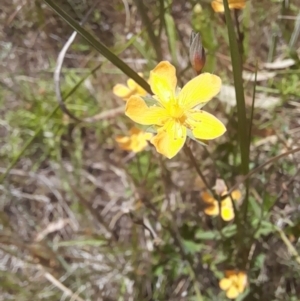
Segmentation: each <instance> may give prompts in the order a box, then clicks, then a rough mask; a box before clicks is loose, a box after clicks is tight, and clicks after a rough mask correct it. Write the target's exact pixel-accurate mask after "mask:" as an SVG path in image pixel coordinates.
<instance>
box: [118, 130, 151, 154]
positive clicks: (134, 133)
mask: <svg viewBox="0 0 300 301" xmlns="http://www.w3.org/2000/svg"><path fill="white" fill-rule="evenodd" d="M129 133H130V136H129V137H128V136H118V137H116V141H117V142H118V144H119V147H120V148H121V149H123V150H127V151H133V152H135V153H138V152H140V151H142V150H143V149H144V148H145V147H146V146H147V145H148V142H147V141H148V140H150V139H151V138H152V136H153V135H152V134H151V133H146V132H144V131H142V130H140V129H138V128H135V127H133V128H132V129H131V130H130V131H129Z"/></svg>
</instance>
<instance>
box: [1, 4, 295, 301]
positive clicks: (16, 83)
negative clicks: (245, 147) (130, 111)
mask: <svg viewBox="0 0 300 301" xmlns="http://www.w3.org/2000/svg"><path fill="white" fill-rule="evenodd" d="M46 2H47V3H48V4H51V3H52V4H53V5H52V8H51V7H50V6H51V5H50V6H49V5H48V4H47V3H46ZM229 2H230V1H229ZM54 6H56V7H58V8H59V10H60V11H58V9H53V7H54ZM91 8H92V9H91ZM299 8H300V1H299V0H248V1H246V5H245V7H244V8H243V9H241V10H232V11H231V12H230V14H229V15H230V16H231V17H232V22H233V25H234V28H235V37H236V39H237V42H238V47H239V53H240V54H241V60H240V61H238V64H239V66H240V67H242V69H243V73H242V74H238V73H235V75H237V76H240V77H239V79H240V80H242V81H243V87H244V91H242V93H243V95H244V99H245V106H246V116H247V120H248V123H249V124H250V123H251V135H250V137H249V139H248V136H249V135H246V134H245V133H244V134H245V137H246V141H248V142H247V143H249V145H250V155H249V162H250V163H249V166H247V167H246V169H247V168H249V170H250V171H251V170H254V172H252V174H251V177H249V179H248V180H245V177H243V174H244V175H245V174H246V173H245V169H243V165H242V163H243V162H242V159H241V157H242V156H241V152H240V147H239V141H240V139H241V138H239V136H238V128H239V127H238V126H237V125H238V124H239V126H240V122H241V119H240V115H239V114H238V113H237V102H236V98H238V97H236V95H238V93H236V90H235V89H236V88H238V87H234V80H233V79H234V74H233V71H234V72H236V70H233V69H234V67H233V65H232V63H231V62H232V60H231V54H230V49H232V47H233V46H232V43H231V42H230V43H229V38H228V29H227V26H228V19H227V22H226V20H225V15H224V13H216V12H215V11H214V10H213V9H212V6H211V1H210V0H206V1H205V0H203V1H200V0H199V1H196V0H189V1H188V0H186V1H181V0H174V1H171V0H169V1H168V0H147V1H146V0H145V1H142V0H135V1H133V0H122V1H121V0H110V1H106V0H102V1H95V0H93V1H92V0H85V1H78V0H61V1H57V0H55V1H42V0H35V1H30V0H14V1H8V0H2V1H1V6H0V68H1V73H0V104H1V105H0V114H1V118H0V137H1V139H0V300H18V301H19V300H20V301H23V300H24V301H25V300H49V301H50V300H51V301H52V300H53V301H54V300H80V301H82V300H86V301H87V300H103V301H110V300H120V301H121V300H124V301H127V300H145V301H146V300H149V301H150V300H162V301H166V300H172V301H175V300H176V301H177V300H178V301H179V300H182V301H183V300H197V301H201V300H203V301H208V300H216V301H217V300H221V301H222V300H228V299H227V297H226V293H225V292H224V290H222V289H221V288H220V286H219V281H220V280H221V279H223V278H224V273H225V271H227V270H236V271H243V272H244V273H245V274H246V275H247V285H246V287H245V289H243V290H242V292H241V293H240V294H239V295H238V297H237V300H249V301H252V300H264V301H266V300H287V301H294V300H299V298H300V255H299V252H300V241H299V235H300V172H299V170H300V156H299V153H297V148H299V147H300V145H299V139H300V122H299V120H300V119H299V117H300V101H299V100H300V63H299V55H300V35H299V32H300V14H299V11H300V9H299ZM61 11H62V12H65V14H66V15H67V16H68V18H72V19H73V20H75V21H76V22H77V23H76V24H78V23H79V22H82V21H83V20H84V19H86V20H84V22H82V24H83V23H84V24H83V25H82V28H84V29H85V31H84V32H83V33H81V34H79V35H77V36H76V37H75V39H74V41H73V42H72V43H71V44H70V47H69V48H68V49H66V48H65V49H66V53H65V55H64V56H62V57H61V58H62V60H61V66H62V69H61V72H60V74H59V77H58V81H57V82H56V85H55V81H54V78H53V76H54V73H55V70H56V71H58V68H57V64H58V63H57V61H58V57H59V53H60V52H61V50H62V49H63V47H66V43H67V41H68V40H69V39H70V37H71V35H72V34H73V31H74V28H72V26H70V25H72V24H71V23H70V22H67V20H66V18H62V14H61V13H60V12H61ZM85 17H86V18H85ZM227 17H228V15H227ZM192 30H194V31H196V32H200V33H201V36H202V42H203V46H204V48H205V50H206V65H205V68H204V71H206V72H211V73H214V74H216V75H218V76H220V77H221V78H222V81H223V87H222V90H221V92H220V94H219V95H218V96H217V97H216V98H215V99H214V100H212V101H211V102H210V103H209V104H208V105H207V106H206V107H205V109H207V110H208V111H209V112H211V113H213V114H214V115H216V116H217V117H218V118H220V119H221V120H222V121H223V122H224V124H225V125H226V127H227V132H226V134H225V135H224V136H223V137H221V138H219V139H217V140H214V141H212V142H211V143H209V144H208V146H207V147H203V146H201V145H199V144H197V143H196V142H194V141H189V142H188V144H189V146H190V148H191V150H192V152H193V154H194V157H195V158H196V163H195V162H191V161H190V158H189V157H188V156H187V155H186V153H185V152H184V151H181V152H180V153H179V154H178V155H177V156H176V157H175V158H173V159H172V160H168V159H166V158H164V157H163V156H161V155H159V154H158V153H156V151H155V149H154V147H153V146H151V144H149V146H148V147H147V148H146V149H145V150H143V151H142V152H139V153H134V152H127V151H124V150H121V149H120V148H119V146H118V144H117V142H116V141H115V139H116V137H117V136H120V135H123V136H124V135H125V136H126V135H128V131H129V129H130V128H131V127H132V126H133V123H132V122H131V120H129V119H128V118H127V117H126V116H125V115H124V104H125V102H124V100H122V99H120V98H118V97H117V96H115V95H114V94H113V92H112V90H113V87H114V86H115V85H116V84H118V83H126V81H127V79H128V76H127V75H124V73H123V72H122V71H121V70H120V69H119V68H118V67H117V66H118V64H116V61H115V59H114V58H111V61H109V60H107V56H105V55H104V52H103V50H102V52H101V51H100V52H99V47H100V46H101V45H102V46H103V45H105V46H106V47H107V51H108V58H109V56H110V53H114V54H115V55H117V57H118V58H120V59H121V60H122V61H123V62H124V63H126V65H125V68H126V66H127V65H128V66H130V67H131V69H133V70H134V71H135V72H141V73H143V74H144V78H145V79H146V80H147V79H148V76H149V71H150V70H151V69H153V68H154V67H155V66H156V64H157V63H158V62H159V61H161V60H168V61H170V62H171V63H172V64H173V65H175V66H176V70H177V76H178V81H179V84H180V86H183V84H184V83H186V82H187V81H189V80H190V79H192V78H193V77H194V76H195V74H194V71H193V69H192V68H191V64H190V61H189V39H190V35H191V31H192ZM85 32H88V33H90V34H91V35H92V37H94V38H95V40H96V41H98V42H100V43H101V44H97V45H95V44H94V45H91V44H90V43H89V42H88V41H87V36H85ZM97 47H98V48H97ZM116 65H117V66H116ZM121 69H122V68H121ZM126 70H127V69H126ZM128 70H129V69H128ZM123 71H124V70H123ZM236 83H237V82H236ZM55 87H56V89H57V87H59V90H60V92H61V93H60V94H61V95H60V94H57V91H56V90H55ZM62 101H63V102H64V103H65V106H64V105H62V103H61V102H62ZM238 101H241V99H238ZM66 108H67V109H66ZM74 117H75V118H74ZM243 122H245V123H246V119H245V120H244V121H243ZM249 124H248V125H249ZM293 150H294V151H293ZM280 155H281V156H280ZM279 156H280V157H279ZM266 162H268V163H269V164H266V165H265V166H263V167H262V166H261V165H262V164H265V163H266ZM196 164H197V166H196ZM195 167H199V168H200V169H201V172H202V174H203V175H204V177H205V179H206V182H207V183H208V185H209V187H210V188H211V189H213V188H214V187H215V186H216V183H220V180H224V181H225V182H226V185H227V187H228V189H231V188H232V187H233V188H235V189H237V188H238V189H239V190H240V192H241V195H242V197H241V200H240V203H239V204H238V203H237V204H236V205H235V206H234V207H235V208H234V211H235V218H234V220H232V221H229V222H225V221H223V220H222V218H221V217H220V216H215V217H211V216H209V215H207V214H206V213H205V208H206V205H205V200H203V197H201V196H203V191H204V184H203V181H201V180H200V178H199V175H198V174H197V168H195ZM239 183H240V184H241V185H238V184H239ZM217 188H218V187H217Z"/></svg>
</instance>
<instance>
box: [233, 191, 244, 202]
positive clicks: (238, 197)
mask: <svg viewBox="0 0 300 301" xmlns="http://www.w3.org/2000/svg"><path fill="white" fill-rule="evenodd" d="M241 196H242V194H241V192H240V191H239V190H234V191H232V193H231V197H232V198H233V199H234V200H236V201H237V200H239V199H240V198H241Z"/></svg>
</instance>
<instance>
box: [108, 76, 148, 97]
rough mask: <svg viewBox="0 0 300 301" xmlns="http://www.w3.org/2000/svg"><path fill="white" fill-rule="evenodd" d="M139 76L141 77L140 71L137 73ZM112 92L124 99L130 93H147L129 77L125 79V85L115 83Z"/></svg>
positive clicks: (143, 94)
mask: <svg viewBox="0 0 300 301" xmlns="http://www.w3.org/2000/svg"><path fill="white" fill-rule="evenodd" d="M139 76H141V77H143V75H142V74H141V73H139ZM113 93H114V94H115V95H116V96H118V97H120V98H123V99H124V100H125V101H126V100H128V98H129V97H130V96H132V95H140V96H145V95H147V92H146V91H145V90H144V89H143V88H142V87H141V86H139V85H138V84H137V83H136V82H135V81H134V80H133V79H131V78H130V79H128V80H127V86H125V85H122V84H117V85H115V86H114V87H113Z"/></svg>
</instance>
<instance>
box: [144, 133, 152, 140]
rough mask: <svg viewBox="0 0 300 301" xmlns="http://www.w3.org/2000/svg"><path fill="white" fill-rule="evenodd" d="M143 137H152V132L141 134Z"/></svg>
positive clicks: (148, 138) (149, 138)
mask: <svg viewBox="0 0 300 301" xmlns="http://www.w3.org/2000/svg"><path fill="white" fill-rule="evenodd" d="M143 137H144V139H145V140H151V139H152V137H153V134H152V133H145V134H143Z"/></svg>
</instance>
